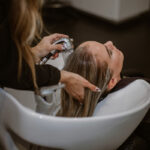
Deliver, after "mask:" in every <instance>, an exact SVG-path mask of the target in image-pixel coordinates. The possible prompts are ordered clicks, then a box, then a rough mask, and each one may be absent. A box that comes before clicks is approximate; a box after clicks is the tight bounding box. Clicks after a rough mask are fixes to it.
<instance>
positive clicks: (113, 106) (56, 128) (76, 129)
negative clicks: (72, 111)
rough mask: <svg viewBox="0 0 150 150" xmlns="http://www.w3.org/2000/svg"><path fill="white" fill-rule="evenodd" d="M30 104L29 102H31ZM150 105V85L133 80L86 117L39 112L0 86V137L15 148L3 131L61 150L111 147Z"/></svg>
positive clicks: (137, 122)
mask: <svg viewBox="0 0 150 150" xmlns="http://www.w3.org/2000/svg"><path fill="white" fill-rule="evenodd" d="M32 103H33V102H32ZM149 107H150V85H149V84H148V83H147V82H145V81H143V80H136V81H134V82H133V83H131V84H130V85H128V86H127V87H125V88H124V89H121V90H119V91H117V92H115V93H112V94H110V95H109V96H107V97H106V98H105V99H104V100H103V101H102V102H101V103H99V104H98V105H97V107H96V109H95V112H94V116H93V117H88V118H63V117H52V116H47V115H42V114H39V113H36V112H34V111H33V110H31V109H29V108H27V107H25V106H23V105H22V104H20V103H19V102H18V101H17V100H16V98H14V97H13V96H12V95H10V94H8V93H7V92H5V91H4V90H3V89H0V139H1V140H2V142H3V143H4V144H5V145H6V148H7V149H8V150H16V147H15V145H14V144H13V141H12V139H11V137H10V135H9V132H7V129H10V130H12V131H13V132H14V133H15V134H16V135H18V136H19V137H21V138H22V139H24V140H26V141H27V142H31V143H33V144H37V145H41V146H47V147H56V148H62V149H65V150H115V149H117V148H118V147H119V146H120V145H121V144H122V143H123V142H124V141H125V140H126V139H127V138H128V137H129V136H130V134H131V133H132V132H133V131H134V130H135V128H136V127H137V126H138V124H139V123H140V122H141V120H142V119H143V117H144V116H145V114H146V112H147V111H148V109H149Z"/></svg>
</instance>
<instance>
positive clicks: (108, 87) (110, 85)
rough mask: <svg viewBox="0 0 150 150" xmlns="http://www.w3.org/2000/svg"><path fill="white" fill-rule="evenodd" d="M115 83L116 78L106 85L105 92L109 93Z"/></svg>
mask: <svg viewBox="0 0 150 150" xmlns="http://www.w3.org/2000/svg"><path fill="white" fill-rule="evenodd" d="M117 82H118V80H117V78H111V79H110V81H109V83H108V86H107V90H108V91H110V90H111V89H112V88H114V87H115V85H116V84H117Z"/></svg>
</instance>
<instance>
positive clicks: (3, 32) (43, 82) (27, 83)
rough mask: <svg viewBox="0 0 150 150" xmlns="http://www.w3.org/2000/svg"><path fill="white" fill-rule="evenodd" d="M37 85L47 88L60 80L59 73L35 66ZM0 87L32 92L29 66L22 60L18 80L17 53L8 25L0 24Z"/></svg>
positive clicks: (43, 66)
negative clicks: (20, 73)
mask: <svg viewBox="0 0 150 150" xmlns="http://www.w3.org/2000/svg"><path fill="white" fill-rule="evenodd" d="M35 69H36V78H37V84H38V85H39V87H41V86H49V85H54V84H57V83H58V82H59V80H60V71H59V70H58V69H57V68H55V67H53V66H50V65H41V66H40V65H36V66H35ZM0 86H4V87H11V88H15V89H23V90H33V89H34V88H33V81H32V75H31V71H30V68H29V66H28V65H27V64H26V62H25V61H24V60H23V63H22V75H21V78H20V80H18V51H17V48H16V46H15V44H14V42H13V40H12V39H11V36H10V31H9V25H8V24H7V23H6V21H4V22H3V23H2V22H1V24H0Z"/></svg>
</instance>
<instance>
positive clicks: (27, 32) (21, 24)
mask: <svg viewBox="0 0 150 150" xmlns="http://www.w3.org/2000/svg"><path fill="white" fill-rule="evenodd" d="M42 3H43V0H11V4H10V12H9V23H10V30H11V36H12V39H13V40H14V42H15V45H16V47H17V49H18V55H19V60H18V77H20V76H21V72H22V60H23V59H24V60H25V61H26V63H27V64H28V65H29V67H30V69H31V73H32V78H33V85H34V87H35V88H38V86H37V83H36V75H35V63H34V58H33V57H34V56H33V55H32V53H31V50H30V48H31V47H30V45H31V43H32V41H33V40H34V39H35V37H39V34H40V32H41V31H42V27H43V24H42V19H41V15H40V10H41V6H42Z"/></svg>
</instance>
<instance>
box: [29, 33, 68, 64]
mask: <svg viewBox="0 0 150 150" xmlns="http://www.w3.org/2000/svg"><path fill="white" fill-rule="evenodd" d="M67 37H68V36H67V35H64V34H58V33H55V34H52V35H49V36H45V37H44V38H43V39H42V40H41V41H40V42H39V43H38V44H37V45H36V46H35V47H32V48H31V52H32V53H33V55H34V57H35V62H36V63H38V62H39V61H40V60H41V58H42V57H44V56H46V55H47V54H48V53H49V52H51V51H52V50H56V49H57V50H60V51H61V50H63V46H62V44H56V45H53V43H54V42H55V41H56V40H58V39H60V38H67ZM56 57H58V53H56V55H55V56H54V57H53V58H56Z"/></svg>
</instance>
